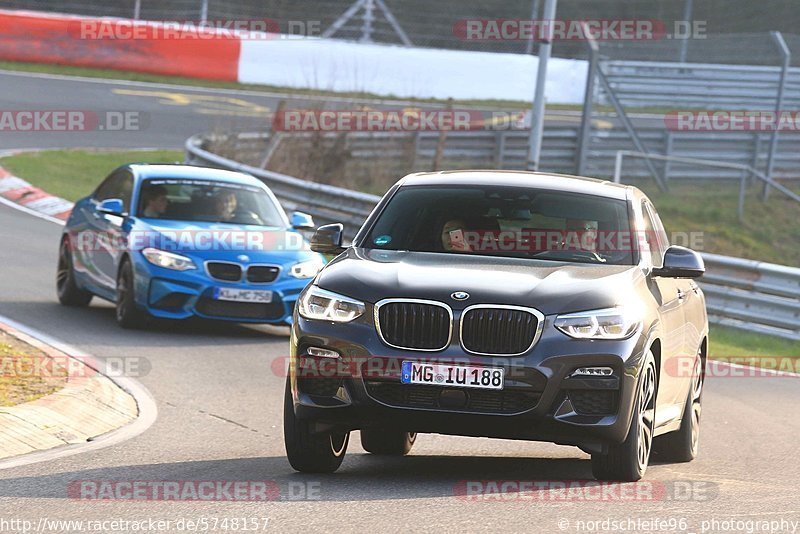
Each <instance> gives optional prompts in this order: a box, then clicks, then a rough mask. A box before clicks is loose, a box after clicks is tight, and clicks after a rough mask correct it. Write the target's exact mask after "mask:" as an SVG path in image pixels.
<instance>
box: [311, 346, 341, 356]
mask: <svg viewBox="0 0 800 534" xmlns="http://www.w3.org/2000/svg"><path fill="white" fill-rule="evenodd" d="M306 354H308V355H309V356H314V357H316V358H338V357H339V353H338V352H336V351H335V350H330V349H321V348H319V347H308V349H307V350H306Z"/></svg>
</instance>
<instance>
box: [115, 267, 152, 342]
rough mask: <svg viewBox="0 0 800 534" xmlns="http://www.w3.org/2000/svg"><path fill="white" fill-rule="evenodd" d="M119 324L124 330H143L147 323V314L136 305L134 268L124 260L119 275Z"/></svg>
mask: <svg viewBox="0 0 800 534" xmlns="http://www.w3.org/2000/svg"><path fill="white" fill-rule="evenodd" d="M116 316H117V324H118V325H120V326H121V327H122V328H142V327H143V326H145V325H146V323H147V312H145V311H143V310H141V309H139V307H138V306H137V305H136V289H135V285H134V278H133V266H131V262H130V260H127V259H126V260H123V262H122V265H121V266H120V268H119V273H118V274H117V311H116Z"/></svg>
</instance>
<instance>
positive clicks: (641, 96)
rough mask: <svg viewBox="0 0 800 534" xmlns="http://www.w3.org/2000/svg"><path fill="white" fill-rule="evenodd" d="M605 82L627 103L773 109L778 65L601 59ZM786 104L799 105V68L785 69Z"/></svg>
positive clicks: (778, 76)
mask: <svg viewBox="0 0 800 534" xmlns="http://www.w3.org/2000/svg"><path fill="white" fill-rule="evenodd" d="M601 65H602V68H603V70H604V71H605V73H606V76H607V77H608V80H609V83H610V85H611V87H612V89H613V91H614V92H615V94H616V95H617V97H618V98H619V99H620V101H621V102H622V103H623V105H624V106H626V107H631V108H636V107H659V108H674V109H686V108H702V109H753V110H774V109H775V102H776V95H777V92H778V88H779V86H780V82H781V72H782V70H783V69H782V68H781V67H780V66H774V67H769V66H757V65H723V64H713V63H678V62H674V61H673V62H667V61H619V60H604V61H602V62H601ZM786 76H787V79H786V82H787V83H786V95H785V99H784V102H783V105H784V107H785V109H788V110H793V109H797V108H798V106H800V85H798V82H800V68H797V67H792V68H789V69H788V70H787V73H786Z"/></svg>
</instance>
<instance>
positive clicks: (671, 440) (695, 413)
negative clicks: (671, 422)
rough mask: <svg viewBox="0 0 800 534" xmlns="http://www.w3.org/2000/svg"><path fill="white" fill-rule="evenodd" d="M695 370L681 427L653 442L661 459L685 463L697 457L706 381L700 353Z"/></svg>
mask: <svg viewBox="0 0 800 534" xmlns="http://www.w3.org/2000/svg"><path fill="white" fill-rule="evenodd" d="M693 372H694V374H693V376H692V386H691V388H689V393H688V395H687V398H686V404H685V406H684V408H683V418H682V420H681V427H680V428H679V429H678V430H676V431H675V432H670V433H669V434H665V435H663V436H659V437H657V438H656V439H655V441H654V442H653V454H654V455H655V457H656V458H658V460H659V461H662V462H672V463H684V462H691V461H692V460H694V459H695V458H697V450H698V445H699V441H700V415H701V414H702V411H703V408H702V406H703V384H704V382H705V374H704V369H703V358H702V357H701V355H700V354H698V355H697V359H696V361H695V364H694V367H693Z"/></svg>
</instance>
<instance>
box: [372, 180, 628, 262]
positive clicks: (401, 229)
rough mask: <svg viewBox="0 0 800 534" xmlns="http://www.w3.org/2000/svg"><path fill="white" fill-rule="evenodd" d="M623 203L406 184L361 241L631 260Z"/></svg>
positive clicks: (419, 248)
mask: <svg viewBox="0 0 800 534" xmlns="http://www.w3.org/2000/svg"><path fill="white" fill-rule="evenodd" d="M634 241H635V240H632V239H631V232H630V222H629V216H628V207H627V203H626V202H625V201H624V200H615V199H609V198H603V197H597V196H591V195H583V194H577V193H565V192H561V191H548V190H541V189H532V188H523V187H505V186H435V187H433V186H406V187H401V188H400V189H399V190H398V191H397V192H396V193H395V194H394V196H393V197H392V198H391V200H390V201H389V203H388V205H387V206H386V208H385V209H384V210H383V212H382V213H381V215H380V216H379V218H378V220H377V221H376V222H375V224H374V225H373V227H372V229H371V231H370V233H369V235H367V237H366V240H365V241H364V242H363V244H362V246H364V247H366V248H376V249H382V250H406V251H414V252H439V253H445V254H470V255H490V256H504V257H515V258H536V259H542V260H551V261H567V262H581V263H599V264H614V265H631V264H633V263H634V262H633V254H632V250H633V247H634V246H635V243H634Z"/></svg>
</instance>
